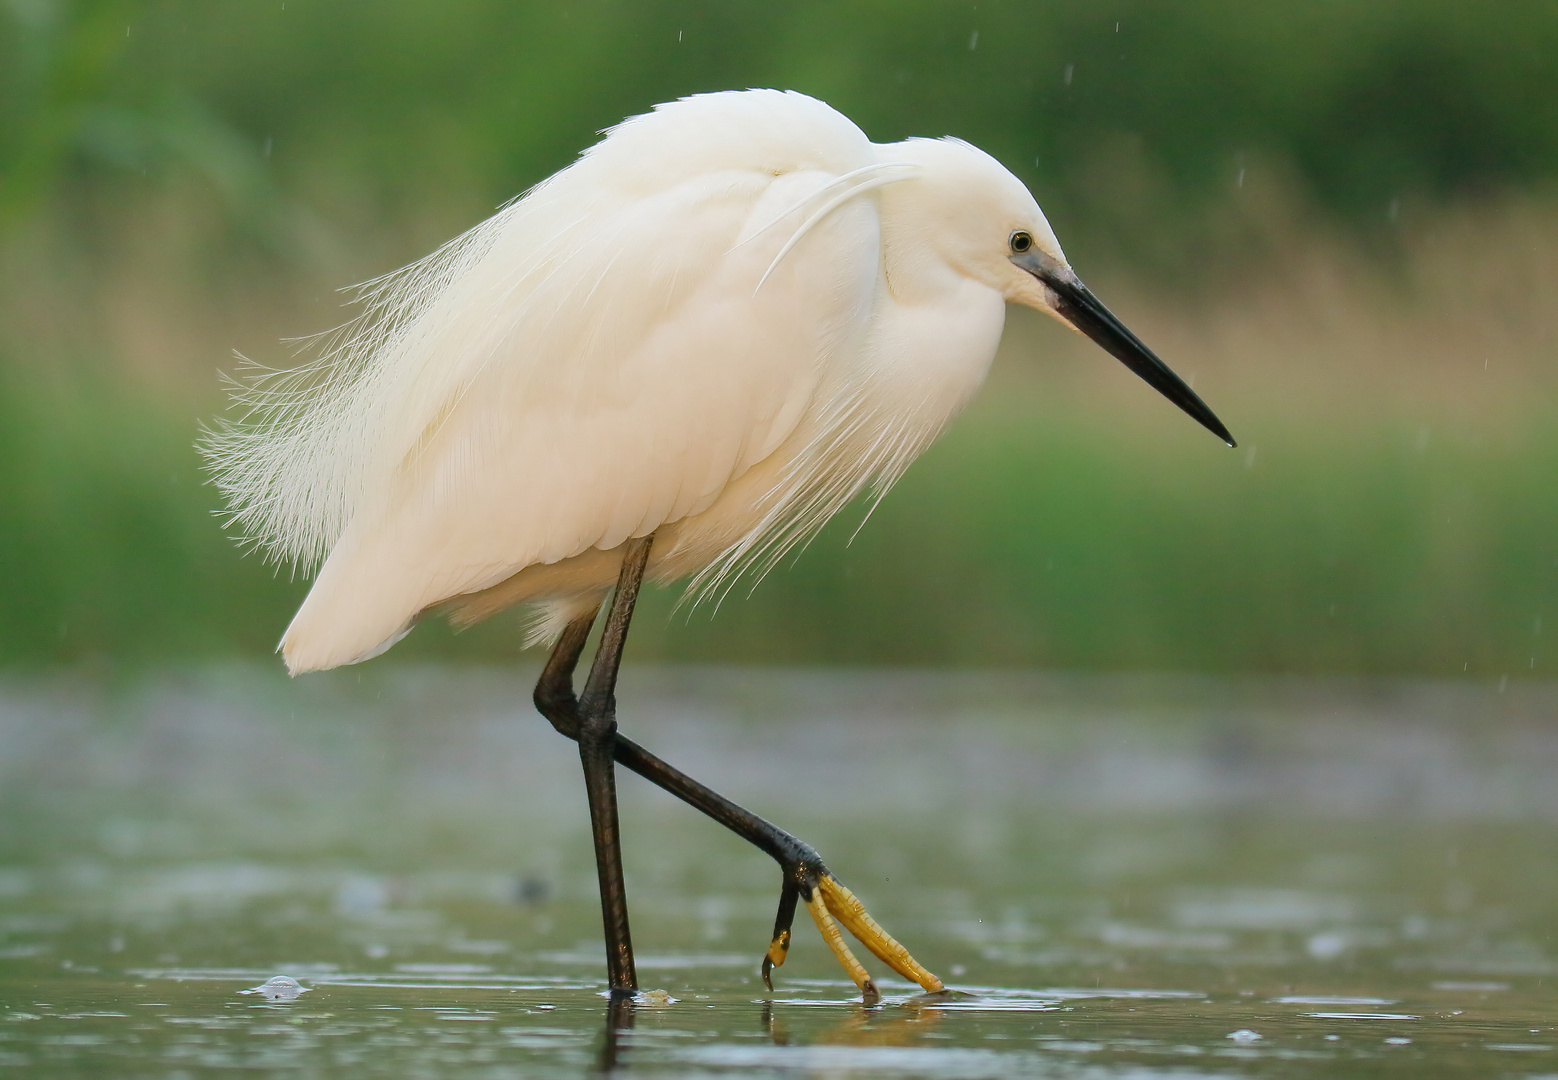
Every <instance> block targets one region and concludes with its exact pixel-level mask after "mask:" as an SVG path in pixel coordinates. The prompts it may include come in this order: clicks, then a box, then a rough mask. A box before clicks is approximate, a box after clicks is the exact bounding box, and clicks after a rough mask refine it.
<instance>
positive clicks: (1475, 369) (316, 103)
mask: <svg viewBox="0 0 1558 1080" xmlns="http://www.w3.org/2000/svg"><path fill="white" fill-rule="evenodd" d="M746 86H778V87H789V88H795V89H799V90H803V91H805V92H807V93H811V94H813V95H816V96H818V97H821V98H823V99H824V100H826V101H828V102H830V103H831V104H833V105H834V106H836V107H838V108H839V109H841V110H842V111H843V112H845V113H846V114H847V115H849V116H850V117H852V118H853V119H854V120H855V121H856V122H857V123H859V124H860V125H861V126H862V127H863V128H864V130H865V131H866V132H867V133H868V134H869V135H870V136H871V137H873V138H875V139H877V140H879V141H888V140H894V139H898V138H902V137H904V136H906V135H910V134H921V135H940V134H947V133H953V134H957V135H961V136H963V137H965V138H967V139H969V140H970V141H972V142H974V143H976V144H977V145H980V146H982V147H984V148H985V149H987V150H989V151H990V152H992V153H994V154H995V155H996V156H997V157H999V158H1000V159H1001V160H1003V161H1004V162H1005V163H1007V164H1008V165H1009V166H1010V167H1011V168H1012V169H1013V170H1014V171H1016V172H1017V173H1018V174H1019V175H1021V176H1022V177H1023V178H1024V179H1025V180H1026V181H1028V182H1029V183H1030V185H1031V186H1032V187H1033V189H1034V191H1035V193H1036V194H1037V195H1038V197H1039V199H1040V201H1041V203H1042V204H1043V206H1044V207H1045V209H1046V211H1047V213H1048V215H1049V217H1050V220H1051V222H1052V224H1053V225H1054V226H1055V228H1056V231H1057V233H1058V234H1059V235H1060V237H1061V239H1062V242H1063V243H1064V244H1065V246H1066V250H1067V253H1068V255H1069V256H1070V258H1071V259H1072V262H1073V263H1074V264H1075V265H1076V266H1077V267H1078V268H1079V270H1080V271H1081V272H1082V273H1083V275H1084V277H1086V278H1087V279H1088V280H1089V282H1090V283H1091V284H1093V286H1094V288H1095V290H1096V291H1098V292H1099V293H1100V294H1101V295H1102V296H1104V298H1105V299H1106V300H1107V301H1108V302H1109V303H1110V304H1111V306H1112V307H1114V309H1115V310H1116V311H1117V312H1118V313H1119V314H1121V315H1122V317H1124V318H1125V320H1126V321H1127V322H1128V323H1129V324H1130V325H1131V326H1132V327H1133V328H1134V329H1136V330H1137V332H1138V333H1139V334H1140V335H1141V336H1142V337H1144V338H1145V339H1146V340H1147V341H1149V342H1150V343H1152V344H1154V346H1155V347H1157V348H1158V351H1159V352H1160V353H1162V354H1163V355H1164V357H1165V358H1166V359H1167V360H1168V361H1169V362H1170V363H1171V364H1172V365H1173V366H1175V367H1176V368H1177V369H1178V370H1179V371H1180V372H1181V373H1182V374H1184V375H1185V376H1186V377H1187V378H1190V379H1192V380H1193V381H1194V383H1195V385H1196V387H1197V389H1198V390H1199V391H1201V392H1202V393H1203V395H1204V396H1205V397H1206V398H1207V399H1208V401H1209V402H1210V403H1211V404H1212V405H1213V406H1214V408H1216V409H1217V410H1218V412H1219V413H1220V415H1221V416H1222V417H1223V419H1224V420H1225V421H1227V423H1228V424H1229V426H1230V427H1231V428H1232V430H1233V431H1234V433H1235V434H1236V435H1237V436H1238V437H1239V439H1240V447H1239V449H1238V450H1236V451H1230V450H1227V449H1226V448H1223V447H1221V446H1220V445H1218V444H1217V443H1216V441H1215V440H1213V439H1211V438H1210V437H1209V436H1207V435H1206V433H1205V432H1203V431H1201V430H1199V429H1197V428H1196V427H1195V426H1194V425H1193V424H1192V423H1191V422H1190V421H1188V420H1187V419H1186V418H1185V417H1183V416H1182V415H1180V414H1178V413H1177V412H1176V411H1175V410H1173V409H1172V407H1170V406H1168V405H1167V404H1166V403H1164V402H1163V401H1162V400H1160V399H1158V398H1157V397H1156V396H1155V395H1154V394H1152V392H1151V391H1150V390H1148V389H1147V388H1146V387H1144V386H1143V385H1142V384H1140V383H1139V382H1138V381H1136V380H1135V379H1134V377H1132V376H1130V375H1129V374H1128V373H1126V372H1125V371H1124V370H1123V369H1121V368H1120V365H1118V364H1116V363H1115V362H1114V361H1112V360H1110V359H1109V358H1107V357H1105V356H1103V355H1102V354H1101V353H1098V352H1097V351H1096V350H1095V349H1093V348H1092V347H1091V346H1089V345H1088V344H1087V343H1086V342H1083V341H1081V340H1079V339H1076V338H1075V337H1073V336H1071V335H1069V334H1067V333H1066V332H1064V331H1063V330H1062V329H1061V328H1059V327H1056V326H1052V325H1050V324H1048V323H1046V322H1043V321H1042V320H1040V319H1038V318H1029V317H1025V316H1019V315H1014V316H1013V317H1012V318H1011V320H1010V323H1009V330H1008V334H1007V340H1006V342H1005V344H1004V345H1003V349H1002V353H1001V356H1000V357H999V358H998V360H997V364H996V368H995V371H994V373H993V375H992V385H991V386H990V387H989V388H988V389H987V392H986V393H985V395H984V396H983V397H982V398H981V399H980V401H979V402H978V403H977V404H976V405H975V407H974V408H973V409H972V410H971V411H970V413H969V414H968V415H967V416H965V417H964V418H963V419H962V420H961V421H959V423H958V424H957V426H956V427H955V428H954V429H953V431H952V432H951V433H950V434H949V435H948V436H947V437H946V438H945V439H944V440H943V441H942V442H941V443H940V444H938V445H937V446H936V447H935V448H934V449H933V450H932V451H931V452H930V453H929V454H928V455H927V456H926V457H925V458H924V459H923V460H922V461H921V462H920V463H919V464H917V465H916V466H915V468H914V469H912V470H911V471H910V473H909V475H908V476H907V478H906V479H905V480H904V481H903V482H902V483H901V484H900V485H899V487H898V489H897V490H895V491H894V492H893V494H892V495H891V496H889V498H888V499H887V501H886V502H885V503H884V504H883V505H882V506H881V508H880V509H879V510H878V511H877V512H876V513H875V515H874V516H873V517H872V519H871V521H870V523H869V524H868V525H867V527H866V528H865V529H864V530H863V531H862V532H861V533H860V535H859V537H858V538H857V539H856V540H855V541H854V542H853V544H849V543H848V540H849V536H850V534H851V533H852V532H853V531H854V528H855V525H856V524H857V523H858V521H859V518H860V515H861V513H862V512H863V510H864V508H863V507H862V508H859V509H857V510H856V511H855V512H852V513H850V514H846V515H845V518H844V519H842V520H840V521H839V522H837V523H835V525H834V526H833V527H831V528H830V529H829V530H828V531H827V532H826V533H825V534H824V535H823V536H822V537H820V538H819V539H818V540H817V541H816V542H815V543H814V544H812V545H811V547H810V549H809V550H808V551H806V552H805V553H804V555H803V556H802V557H801V558H800V559H799V560H798V561H797V562H796V563H795V565H794V566H793V567H786V568H783V569H781V570H780V571H778V572H776V573H775V574H774V575H773V576H772V577H770V578H769V579H768V580H767V581H765V582H764V583H763V584H762V585H761V586H760V587H759V588H758V589H757V590H756V591H755V593H754V594H753V595H752V597H751V598H750V599H746V598H745V597H744V590H743V591H741V592H738V593H737V594H735V595H733V596H732V597H731V598H730V599H729V600H727V601H726V603H725V604H724V605H723V607H722V609H721V610H720V612H719V613H718V617H717V618H715V619H713V620H712V621H711V620H710V618H709V617H708V612H698V613H694V614H693V615H692V616H691V618H688V617H687V616H686V615H685V614H683V613H677V614H674V615H673V614H672V612H671V607H672V604H673V602H674V598H675V594H674V593H664V594H656V595H653V596H651V597H650V598H649V601H648V603H647V605H646V607H645V608H644V609H643V613H642V615H641V617H640V619H639V620H638V623H637V629H636V636H635V638H634V642H633V645H632V649H633V651H634V654H635V655H636V656H637V657H639V658H640V659H650V658H655V659H676V660H731V661H743V662H756V663H768V662H784V663H791V662H825V663H865V664H914V665H939V664H962V665H985V664H991V665H1010V666H1017V665H1022V666H1049V667H1067V668H1165V669H1199V670H1213V671H1225V670H1245V671H1258V672H1329V671H1345V672H1363V673H1386V674H1426V675H1446V676H1465V677H1469V678H1478V679H1489V680H1502V679H1504V678H1513V679H1519V678H1530V677H1551V675H1552V674H1553V670H1554V664H1555V662H1558V657H1555V656H1554V655H1553V654H1552V652H1551V650H1550V649H1548V648H1547V647H1546V642H1547V640H1548V638H1547V633H1546V631H1544V619H1545V620H1547V621H1548V622H1549V623H1552V622H1554V621H1558V609H1555V607H1554V603H1555V601H1558V501H1555V499H1554V498H1553V494H1552V493H1553V487H1554V479H1555V477H1558V410H1555V401H1558V396H1555V395H1558V364H1555V362H1554V361H1555V360H1558V308H1555V299H1558V184H1555V181H1558V5H1554V4H1552V3H1550V2H1540V3H1538V2H1532V3H1520V2H1511V3H1503V4H1499V5H1496V6H1492V7H1478V6H1475V5H1468V4H1465V3H1464V2H1450V0H1414V2H1410V3H1406V2H1400V3H1396V2H1362V3H1359V2H1349V3H1340V2H1330V0H1326V2H1319V3H1311V4H1305V5H1288V4H1276V3H1265V4H1248V3H1233V2H1194V3H1177V4H1172V5H1169V4H1162V3H1150V2H1127V3H1118V2H1116V3H1098V2H1089V3H1081V2H1057V3H1026V4H1018V3H994V2H990V0H984V2H981V3H977V4H974V3H951V2H912V3H911V2H903V0H894V2H892V3H885V2H882V3H786V4H760V3H753V2H732V0H719V2H713V0H711V2H707V3H665V2H659V3H645V2H633V3H627V2H611V3H603V2H590V3H547V4H524V3H515V2H512V0H445V2H443V3H439V4H430V3H425V2H419V0H375V2H373V3H364V2H347V0H331V2H324V0H285V2H283V0H264V2H258V0H223V2H221V3H209V2H196V0H168V2H154V0H147V2H136V0H112V2H76V3H70V2H65V0H0V664H3V665H7V666H10V667H13V668H16V667H31V666H37V665H41V664H60V663H65V664H79V663H82V662H94V661H101V662H106V663H109V664H111V665H112V664H118V663H135V662H142V661H157V662H167V661H182V660H185V659H202V658H214V657H223V656H231V655H244V654H247V655H263V654H264V653H266V652H267V651H268V650H269V649H270V648H271V647H272V645H273V643H274V642H275V640H276V639H277V638H278V637H279V635H280V633H281V630H282V629H283V627H284V626H285V624H286V621H287V619H288V617H289V616H290V613H291V610H292V609H293V607H294V606H295V604H296V603H297V601H298V600H299V599H300V597H301V594H302V592H303V589H304V588H305V582H303V581H301V580H292V579H290V578H289V576H288V574H287V573H286V572H284V571H283V572H280V573H278V572H276V571H275V570H274V568H272V567H268V566H265V565H264V564H262V563H261V562H260V561H259V560H258V559H257V558H254V557H248V558H245V557H242V556H241V555H240V553H239V552H238V551H237V550H236V549H235V547H234V546H233V545H232V543H231V542H230V541H229V539H228V538H227V537H226V536H224V535H223V533H222V530H221V527H220V523H219V522H218V520H217V519H216V518H215V517H214V516H213V514H212V511H213V510H214V509H215V508H216V506H217V498H216V495H215V492H214V491H213V489H212V488H211V487H209V486H208V485H206V484H205V483H204V480H203V477H202V474H201V472H200V468H199V463H198V460H197V458H196V456H195V454H194V452H193V450H192V443H193V441H194V439H195V437H196V434H197V425H198V423H199V422H200V421H201V420H202V419H205V418H210V417H212V416H213V415H215V414H216V413H217V412H219V411H220V409H221V408H222V389H221V385H220V382H219V379H218V376H217V372H218V370H219V369H222V368H231V367H232V366H233V360H232V354H233V353H234V352H235V351H238V352H242V353H243V354H245V355H247V356H250V357H253V358H255V359H256V360H259V361H261V362H264V363H269V364H285V363H287V362H289V357H290V356H291V350H290V347H289V346H287V345H286V344H284V343H283V342H282V340H281V339H283V338H284V337H287V336H295V335H301V334H308V333H312V332H316V331H319V330H323V329H326V328H328V327H330V326H332V325H335V324H336V323H338V322H340V321H342V320H343V319H344V318H346V317H348V315H349V312H347V311H346V310H344V309H343V306H342V305H343V303H344V298H343V296H342V295H341V294H340V293H339V292H338V291H337V290H338V289H340V288H341V287H343V286H347V285H350V284H352V283H353V282H356V281H360V280H363V279H365V278H368V277H371V276H374V275H377V274H380V273H383V272H385V271H387V270H390V269H393V268H394V267H397V266H399V265H402V264H404V263H405V262H408V261H410V260H411V259H413V258H415V257H417V256H419V255H422V254H424V253H425V252H427V251H428V250H430V249H431V248H432V247H433V246H435V245H437V244H438V243H440V242H441V241H443V240H445V239H447V238H449V237H451V236H453V235H454V234H456V233H458V232H459V231H461V230H463V229H465V228H467V227H469V226H470V225H472V224H474V223H475V222H477V221H479V220H481V219H482V218H483V217H485V216H486V215H487V214H488V213H490V212H491V211H492V209H493V208H494V207H495V206H496V205H498V204H499V203H501V202H502V201H504V200H506V199H508V198H509V197H511V196H513V195H514V194H515V193H517V192H519V191H521V190H523V189H524V188H526V187H527V186H528V185H530V184H533V183H535V182H536V181H538V180H540V179H542V178H543V177H545V176H547V175H548V174H550V173H551V172H553V171H555V170H556V169H558V168H559V167H561V166H563V165H565V164H567V162H568V161H569V160H570V159H571V158H572V156H573V155H574V154H575V153H576V152H577V151H578V150H580V149H581V148H583V147H584V146H587V145H588V144H590V143H591V142H592V141H594V139H595V137H596V136H595V132H596V131H597V130H598V129H600V128H603V127H606V126H608V125H610V124H612V123H614V122H616V121H617V120H619V119H621V118H622V117H623V116H625V115H629V114H633V113H637V112H641V111H644V110H645V109H646V108H648V107H649V106H650V105H652V104H654V103H655V102H658V101H663V100H666V99H670V98H674V97H677V96H679V95H683V94H688V93H693V92H698V91H706V90H715V89H725V88H731V87H746ZM516 643H517V633H516V628H515V623H514V620H513V619H511V618H507V617H505V618H500V619H498V620H494V622H493V623H491V624H488V625H486V626H483V627H480V628H477V629H476V630H473V631H471V632H469V633H466V634H464V635H460V636H459V637H456V636H455V635H452V634H450V633H449V632H448V631H447V630H445V629H443V628H442V627H439V626H433V625H429V626H425V627H423V628H420V629H419V630H418V631H417V633H415V634H414V635H412V637H411V638H410V639H408V641H407V642H406V643H405V644H403V645H401V646H399V647H398V648H397V650H396V652H395V653H394V654H393V655H395V656H404V655H406V654H407V653H420V654H422V655H424V656H426V655H441V656H447V657H458V658H473V659H474V658H485V659H491V658H494V657H499V656H504V655H508V654H510V653H512V652H513V651H514V649H515V648H516ZM395 662H396V661H394V660H388V661H386V660H380V661H375V663H378V664H384V663H395Z"/></svg>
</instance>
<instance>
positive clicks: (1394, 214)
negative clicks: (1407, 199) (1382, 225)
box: [1385, 199, 1401, 222]
mask: <svg viewBox="0 0 1558 1080" xmlns="http://www.w3.org/2000/svg"><path fill="white" fill-rule="evenodd" d="M1400 217H1401V200H1400V199H1391V200H1390V202H1388V203H1387V204H1386V205H1385V220H1386V221H1390V222H1395V221H1396V220H1398V219H1399V218H1400Z"/></svg>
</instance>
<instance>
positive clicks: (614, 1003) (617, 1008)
mask: <svg viewBox="0 0 1558 1080" xmlns="http://www.w3.org/2000/svg"><path fill="white" fill-rule="evenodd" d="M634 1009H635V1006H634V1004H633V995H631V994H621V993H610V994H608V995H607V1000H606V1031H605V1034H604V1035H603V1036H602V1038H601V1045H600V1053H599V1054H598V1055H597V1056H596V1068H597V1069H598V1070H599V1071H600V1072H601V1073H613V1072H616V1071H617V1065H618V1062H619V1060H620V1056H621V1052H622V1035H623V1034H624V1033H625V1032H629V1031H632V1030H633V1016H634Z"/></svg>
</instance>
